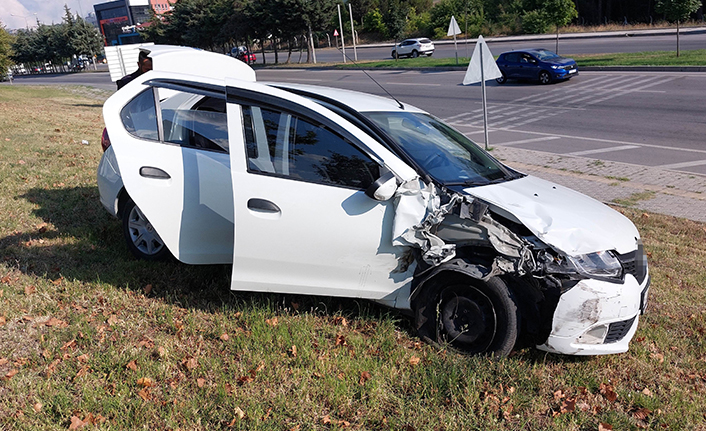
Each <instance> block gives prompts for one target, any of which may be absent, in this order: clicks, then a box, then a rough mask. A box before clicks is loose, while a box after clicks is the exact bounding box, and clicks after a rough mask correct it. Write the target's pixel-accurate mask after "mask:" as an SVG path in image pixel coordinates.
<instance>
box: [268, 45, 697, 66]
mask: <svg viewBox="0 0 706 431" xmlns="http://www.w3.org/2000/svg"><path fill="white" fill-rule="evenodd" d="M461 51H463V52H465V48H461V47H459V52H461ZM566 55H567V56H570V57H571V58H573V59H575V60H576V63H577V64H578V66H579V68H581V67H584V66H706V49H697V50H682V51H681V53H680V56H679V57H677V54H676V51H648V52H634V53H618V54H579V55H574V54H566ZM496 58H497V56H496ZM469 61H470V58H469V57H459V58H458V64H456V59H455V58H436V57H417V58H400V59H398V60H394V59H386V60H370V61H358V62H357V63H358V65H360V66H362V67H365V68H366V69H368V68H369V69H394V68H431V69H436V68H442V69H443V68H449V67H461V68H466V67H468V63H469ZM317 66H319V67H326V66H332V67H337V68H341V69H350V68H356V67H358V66H356V65H354V64H352V63H346V64H341V63H319V64H317ZM281 67H311V65H309V64H298V65H297V64H288V65H282V66H281Z"/></svg>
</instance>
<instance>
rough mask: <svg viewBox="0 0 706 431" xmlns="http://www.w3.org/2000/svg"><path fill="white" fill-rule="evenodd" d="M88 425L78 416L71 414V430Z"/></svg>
mask: <svg viewBox="0 0 706 431" xmlns="http://www.w3.org/2000/svg"><path fill="white" fill-rule="evenodd" d="M86 425H88V424H87V423H86V422H84V421H82V420H81V419H80V418H79V417H78V416H71V425H70V426H69V429H70V430H77V429H79V428H82V427H85V426H86Z"/></svg>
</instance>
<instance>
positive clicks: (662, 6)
mask: <svg viewBox="0 0 706 431" xmlns="http://www.w3.org/2000/svg"><path fill="white" fill-rule="evenodd" d="M699 7H701V0H657V4H656V5H655V9H656V10H657V12H659V13H663V14H664V16H665V18H667V20H669V21H671V22H675V21H676V23H677V57H679V22H680V21H685V20H687V19H689V15H691V14H692V13H694V12H696V11H697V10H698V9H699Z"/></svg>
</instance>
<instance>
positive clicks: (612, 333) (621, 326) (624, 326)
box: [603, 316, 637, 344]
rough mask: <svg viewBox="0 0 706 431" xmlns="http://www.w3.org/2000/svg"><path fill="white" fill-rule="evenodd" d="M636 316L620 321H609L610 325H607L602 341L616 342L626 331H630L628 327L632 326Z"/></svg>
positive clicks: (606, 342) (623, 336)
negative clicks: (606, 331)
mask: <svg viewBox="0 0 706 431" xmlns="http://www.w3.org/2000/svg"><path fill="white" fill-rule="evenodd" d="M636 317H637V316H635V317H633V318H632V319H628V320H623V321H622V322H614V323H611V324H610V326H608V333H607V334H606V336H605V340H604V341H603V343H605V344H610V343H617V342H618V341H620V340H622V339H623V338H625V336H626V335H627V333H628V332H629V331H630V328H632V324H633V323H634V322H635V318H636Z"/></svg>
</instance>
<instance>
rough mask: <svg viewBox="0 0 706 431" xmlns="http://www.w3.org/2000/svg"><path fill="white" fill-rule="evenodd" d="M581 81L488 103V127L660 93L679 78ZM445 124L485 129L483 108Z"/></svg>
mask: <svg viewBox="0 0 706 431" xmlns="http://www.w3.org/2000/svg"><path fill="white" fill-rule="evenodd" d="M581 79H582V80H581V82H580V83H579V84H577V85H572V86H570V87H568V86H557V87H556V88H552V89H549V90H548V91H545V92H543V93H541V94H540V95H537V94H532V95H529V96H525V97H521V98H518V99H515V100H514V101H512V102H511V103H492V102H489V103H488V104H487V106H488V126H489V127H490V128H492V129H494V130H513V129H516V128H519V127H522V126H525V125H527V124H531V123H536V122H539V121H543V120H546V119H547V118H551V117H554V116H556V115H562V114H568V113H569V112H570V111H572V110H584V109H586V108H587V107H589V106H592V105H597V104H600V103H604V102H607V101H609V100H612V99H615V98H619V97H626V96H629V95H630V94H633V93H638V92H646V91H649V92H659V90H655V89H654V88H655V87H657V86H659V85H662V84H665V83H667V82H669V81H672V80H674V79H677V77H675V76H666V75H651V74H634V73H631V74H615V75H610V76H607V77H606V75H600V76H592V77H588V78H581ZM444 121H446V122H447V123H449V124H451V125H453V126H457V127H458V126H464V127H483V109H482V108H478V109H474V110H471V111H468V112H464V113H461V114H456V115H453V116H451V117H448V118H445V119H444Z"/></svg>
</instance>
